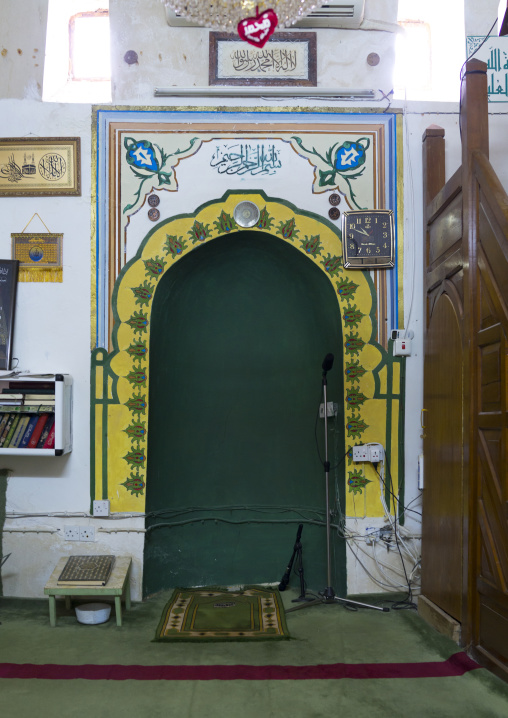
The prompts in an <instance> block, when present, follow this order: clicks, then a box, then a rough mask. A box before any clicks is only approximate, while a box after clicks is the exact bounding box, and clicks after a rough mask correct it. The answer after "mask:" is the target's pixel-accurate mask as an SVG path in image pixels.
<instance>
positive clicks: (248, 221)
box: [233, 200, 259, 227]
mask: <svg viewBox="0 0 508 718" xmlns="http://www.w3.org/2000/svg"><path fill="white" fill-rule="evenodd" d="M233 217H234V218H235V222H236V223H237V224H239V225H240V227H254V225H255V224H256V222H257V221H258V219H259V209H258V208H257V207H256V205H255V204H254V202H249V201H248V200H245V201H244V202H239V203H238V204H237V205H236V207H235V211H234V212H233Z"/></svg>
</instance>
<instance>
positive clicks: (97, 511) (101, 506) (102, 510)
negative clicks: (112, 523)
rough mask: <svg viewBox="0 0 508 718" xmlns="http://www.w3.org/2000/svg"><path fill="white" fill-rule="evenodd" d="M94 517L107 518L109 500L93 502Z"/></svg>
mask: <svg viewBox="0 0 508 718" xmlns="http://www.w3.org/2000/svg"><path fill="white" fill-rule="evenodd" d="M93 515H94V516H109V499H99V500H95V501H94V502H93Z"/></svg>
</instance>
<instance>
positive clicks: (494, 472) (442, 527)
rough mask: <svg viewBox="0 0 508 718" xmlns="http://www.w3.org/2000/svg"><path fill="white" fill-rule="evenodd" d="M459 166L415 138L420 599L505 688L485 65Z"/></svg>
mask: <svg viewBox="0 0 508 718" xmlns="http://www.w3.org/2000/svg"><path fill="white" fill-rule="evenodd" d="M460 127H461V137H462V165H461V167H460V168H459V169H458V170H457V172H456V173H455V174H454V175H453V176H452V177H451V179H450V180H449V181H448V182H447V183H446V184H445V183H444V178H445V166H444V131H443V130H442V129H441V128H439V127H436V126H431V127H429V128H428V129H427V130H426V132H425V134H424V137H423V168H424V236H425V238H426V276H425V290H426V301H427V316H426V351H425V379H424V381H425V389H424V406H425V427H426V428H425V432H424V434H425V437H424V457H425V489H424V492H423V541H422V593H423V595H424V596H425V597H426V598H427V599H429V600H430V601H432V602H433V603H434V604H435V605H436V606H438V607H439V608H441V609H442V610H443V611H444V612H445V613H446V614H448V615H449V616H451V617H452V618H453V619H455V620H456V621H458V622H459V623H460V624H461V628H462V631H461V642H462V644H463V645H464V646H466V647H467V648H468V649H469V650H470V652H471V653H472V655H473V656H474V657H475V658H476V659H477V660H479V661H480V662H482V663H483V664H485V665H487V666H488V667H489V668H491V669H492V670H493V671H495V672H496V673H497V674H498V675H501V676H502V677H503V678H505V679H506V680H508V473H507V458H508V457H507V443H508V442H507V439H508V420H507V416H508V412H507V410H508V406H507V402H508V383H507V378H508V362H507V354H508V343H507V337H508V197H507V195H506V193H505V191H504V190H503V188H502V186H501V184H500V182H499V180H498V178H497V177H496V174H495V172H494V170H493V169H492V167H491V165H490V163H489V159H488V152H489V147H488V145H489V141H488V105H487V66H486V64H485V63H483V62H480V61H479V60H470V61H469V62H468V63H467V65H466V71H465V74H464V79H463V82H462V103H461V116H460Z"/></svg>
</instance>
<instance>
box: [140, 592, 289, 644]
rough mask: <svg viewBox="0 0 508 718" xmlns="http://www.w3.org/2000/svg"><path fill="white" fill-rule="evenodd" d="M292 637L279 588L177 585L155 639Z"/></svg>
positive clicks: (249, 639)
mask: <svg viewBox="0 0 508 718" xmlns="http://www.w3.org/2000/svg"><path fill="white" fill-rule="evenodd" d="M287 638H289V633H288V630H287V626H286V619H285V615H284V606H283V604H282V599H281V597H280V594H279V592H278V590H277V589H274V588H262V587H260V586H245V587H244V588H243V589H241V590H236V591H227V590H225V589H222V588H215V587H204V588H177V589H175V590H174V592H173V595H172V596H171V598H170V600H169V601H168V603H167V604H166V606H165V607H164V610H163V612H162V618H161V620H160V622H159V625H158V627H157V631H156V633H155V639H154V640H155V641H262V640H269V639H271V640H283V639H287Z"/></svg>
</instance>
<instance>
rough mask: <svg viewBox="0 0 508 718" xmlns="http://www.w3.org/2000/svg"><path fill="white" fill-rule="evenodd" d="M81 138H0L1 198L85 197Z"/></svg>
mask: <svg viewBox="0 0 508 718" xmlns="http://www.w3.org/2000/svg"><path fill="white" fill-rule="evenodd" d="M80 168H81V143H80V138H79V137H30V138H26V137H7V138H0V196H2V197H6V196H9V197H41V196H44V195H46V196H51V197H55V196H79V195H81V169H80Z"/></svg>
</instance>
